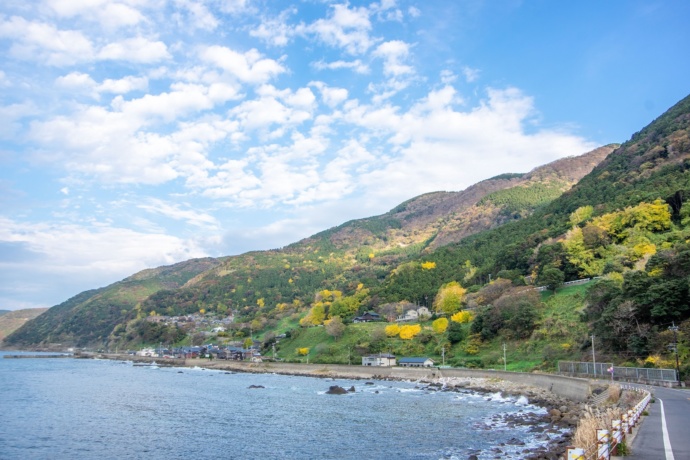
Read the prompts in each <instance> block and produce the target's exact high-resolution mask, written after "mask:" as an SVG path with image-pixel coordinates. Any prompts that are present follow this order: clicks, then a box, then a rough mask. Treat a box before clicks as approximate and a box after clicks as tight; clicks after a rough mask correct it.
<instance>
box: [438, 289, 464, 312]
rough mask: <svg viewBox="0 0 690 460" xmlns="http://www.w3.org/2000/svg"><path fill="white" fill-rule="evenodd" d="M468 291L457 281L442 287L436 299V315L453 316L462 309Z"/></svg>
mask: <svg viewBox="0 0 690 460" xmlns="http://www.w3.org/2000/svg"><path fill="white" fill-rule="evenodd" d="M466 293H467V289H465V288H463V287H462V286H460V283H458V282H457V281H451V282H450V283H446V284H444V285H443V286H441V287H440V288H439V290H438V293H437V294H436V298H435V299H434V309H435V310H436V313H440V314H445V315H453V314H455V313H456V312H457V311H459V310H460V308H461V307H462V302H463V300H465V294H466Z"/></svg>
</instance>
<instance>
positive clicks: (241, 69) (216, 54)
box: [201, 45, 285, 84]
mask: <svg viewBox="0 0 690 460" xmlns="http://www.w3.org/2000/svg"><path fill="white" fill-rule="evenodd" d="M201 58H202V60H204V61H206V62H207V63H209V64H212V65H214V66H216V67H218V68H220V69H223V70H224V71H225V72H227V73H228V74H230V75H232V76H234V77H235V78H237V79H238V80H239V81H241V82H244V83H253V84H260V83H265V82H266V81H268V80H270V79H271V78H273V77H274V76H276V75H279V74H281V73H283V72H285V68H284V67H283V66H282V65H281V64H280V63H279V62H278V61H275V60H273V59H268V58H264V57H263V56H262V55H261V53H259V52H258V51H257V50H255V49H252V50H249V51H247V52H246V53H238V52H237V51H234V50H232V49H230V48H227V47H224V46H217V45H214V46H209V47H206V48H204V49H202V50H201Z"/></svg>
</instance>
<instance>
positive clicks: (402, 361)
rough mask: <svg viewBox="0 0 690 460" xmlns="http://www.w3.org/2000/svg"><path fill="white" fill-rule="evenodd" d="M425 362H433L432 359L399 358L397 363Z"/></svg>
mask: <svg viewBox="0 0 690 460" xmlns="http://www.w3.org/2000/svg"><path fill="white" fill-rule="evenodd" d="M427 360H429V361H431V362H432V363H433V362H434V360H433V359H431V358H400V359H399V360H398V362H399V363H412V364H415V363H425V362H426V361H427Z"/></svg>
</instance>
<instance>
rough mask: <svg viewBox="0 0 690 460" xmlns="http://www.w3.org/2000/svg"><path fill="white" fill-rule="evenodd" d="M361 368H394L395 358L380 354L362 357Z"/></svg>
mask: <svg viewBox="0 0 690 460" xmlns="http://www.w3.org/2000/svg"><path fill="white" fill-rule="evenodd" d="M362 366H395V356H394V355H391V354H382V353H379V354H378V355H369V356H362Z"/></svg>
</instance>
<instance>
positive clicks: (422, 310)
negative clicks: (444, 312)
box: [396, 307, 431, 322]
mask: <svg viewBox="0 0 690 460" xmlns="http://www.w3.org/2000/svg"><path fill="white" fill-rule="evenodd" d="M429 318H431V312H430V311H429V309H428V308H426V307H419V308H417V309H411V310H407V311H406V312H405V314H404V315H401V316H398V318H397V320H396V321H400V322H406V321H423V320H425V319H429Z"/></svg>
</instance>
